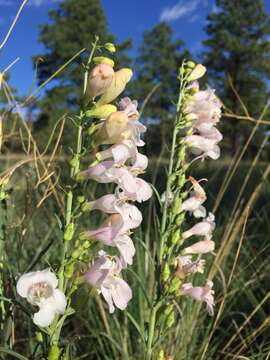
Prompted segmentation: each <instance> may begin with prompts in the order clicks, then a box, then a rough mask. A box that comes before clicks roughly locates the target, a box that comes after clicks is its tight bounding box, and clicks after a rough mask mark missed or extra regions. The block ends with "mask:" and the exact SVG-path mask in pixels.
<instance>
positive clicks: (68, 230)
mask: <svg viewBox="0 0 270 360" xmlns="http://www.w3.org/2000/svg"><path fill="white" fill-rule="evenodd" d="M73 234H74V224H73V223H69V224H68V226H67V228H66V231H65V234H64V240H65V241H70V240H71V239H72V237H73Z"/></svg>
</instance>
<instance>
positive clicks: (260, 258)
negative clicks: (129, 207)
mask: <svg viewBox="0 0 270 360" xmlns="http://www.w3.org/2000/svg"><path fill="white" fill-rule="evenodd" d="M216 5H217V10H216V11H215V12H213V13H211V14H210V15H209V17H208V20H209V22H208V26H207V29H206V30H207V36H208V39H207V40H206V41H205V45H206V51H205V53H204V54H203V55H202V59H204V60H205V62H204V63H205V64H206V65H207V68H208V71H207V73H208V81H209V84H210V85H213V84H214V87H215V88H216V89H217V91H216V94H217V95H219V97H220V99H221V100H222V102H223V104H225V107H224V108H223V118H222V120H221V122H220V124H221V127H220V128H221V129H222V133H223V141H222V142H221V148H222V155H221V157H220V158H219V159H218V160H216V161H214V160H212V159H204V158H203V160H204V161H198V160H197V161H195V160H194V157H191V155H190V151H191V149H190V145H189V144H190V143H189V142H185V139H186V137H187V136H190V135H191V134H192V133H193V134H195V135H198V134H199V133H200V131H201V132H202V130H199V129H196V128H195V130H194V119H191V118H190V116H189V115H190V113H189V111H187V109H188V106H189V101H190V99H192V96H194V94H193V91H194V93H195V94H196V89H195V90H194V88H193V87H192V86H194V84H193V85H192V82H191V81H190V80H188V79H190V76H191V74H192V70H193V69H194V66H195V64H194V63H192V62H190V61H189V62H188V61H186V60H189V59H190V56H191V55H190V54H189V52H188V50H185V49H183V42H182V41H181V40H180V39H178V40H175V39H174V37H173V32H172V30H171V29H170V27H169V26H168V25H167V24H165V23H161V24H158V25H156V26H155V27H154V28H153V29H151V30H149V31H146V32H145V33H144V39H143V44H142V45H141V48H140V49H139V51H138V57H137V58H136V59H134V63H135V67H136V70H137V72H136V74H137V75H136V76H135V78H134V81H131V82H130V83H129V85H128V86H127V88H126V91H127V94H128V95H130V96H132V98H133V97H135V98H137V99H138V100H139V108H138V110H139V111H140V112H141V113H142V116H141V122H142V123H143V124H145V125H147V127H148V131H147V133H146V134H145V135H143V140H144V141H145V142H146V146H145V148H144V150H142V149H143V148H141V147H139V148H138V149H139V150H140V152H142V151H143V152H144V154H146V155H147V157H148V158H149V166H148V168H147V170H146V171H145V174H144V175H143V179H144V180H145V181H147V182H149V183H151V184H152V187H153V193H154V195H153V196H152V197H151V199H150V200H149V201H148V202H145V203H143V204H139V205H138V207H139V209H140V211H142V214H143V221H142V224H141V226H140V227H139V228H138V229H136V230H132V232H134V233H133V234H132V238H133V242H134V245H135V248H136V255H135V256H134V258H133V264H132V265H129V266H128V267H127V268H125V269H124V271H123V272H122V273H123V279H124V280H125V281H126V282H127V283H128V285H129V286H130V288H131V289H132V293H133V298H132V300H130V302H129V304H128V306H127V308H126V309H125V310H124V311H120V310H119V309H117V310H115V312H114V313H113V314H110V313H109V307H108V305H107V303H106V301H107V302H108V300H107V299H106V301H104V299H103V298H102V296H101V295H100V293H99V292H98V291H97V290H96V288H95V286H90V285H89V284H88V283H87V282H86V281H84V277H83V276H84V274H85V273H86V272H87V270H88V271H89V263H90V264H92V263H93V262H94V261H95V259H96V257H97V256H98V251H100V250H101V249H102V250H104V249H105V250H106V251H107V252H109V254H110V256H115V254H118V249H117V248H115V247H111V248H109V247H107V246H106V245H104V244H102V242H101V241H100V242H97V241H92V240H90V241H88V240H89V239H86V238H85V233H84V231H85V230H88V231H90V232H91V231H93V230H95V229H96V228H97V227H98V226H100V224H102V222H103V221H104V219H106V218H107V215H105V214H104V213H101V212H98V211H95V212H91V213H89V212H88V210H89V204H88V201H92V200H94V199H97V198H99V197H100V196H102V195H104V194H110V193H112V191H113V189H114V188H113V185H112V184H108V183H106V184H104V183H98V182H97V181H94V180H93V178H91V176H90V175H89V173H85V172H83V171H84V170H86V169H88V166H89V164H91V165H92V166H93V167H95V166H96V164H97V162H98V160H99V159H100V158H99V156H100V154H101V151H102V150H104V149H108V147H106V146H107V145H106V144H108V143H109V144H111V143H113V144H114V142H116V144H119V143H120V144H121V145H123V137H122V135H123V134H122V132H121V131H122V130H121V129H120V130H119V127H118V126H116V128H115V127H114V126H112V128H113V129H114V130H115V129H116V130H117V131H116V130H115V132H113V135H110V133H108V132H107V133H106V132H104V123H105V122H104V121H103V120H100V117H101V116H100V115H97V113H96V111H97V110H100V109H101V108H102V105H104V104H105V106H109V112H111V113H114V112H115V109H114V106H116V105H117V106H119V98H118V99H112V98H109V97H108V93H107V94H106V91H105V95H106V96H107V100H106V101H105V100H104V93H103V95H102V94H101V93H100V94H99V91H98V90H99V88H98V87H97V88H95V90H96V94H95V95H93V96H96V98H95V99H94V100H93V99H92V98H91V96H89V91H90V90H89V84H90V81H91V80H90V79H91V76H90V77H89V73H90V72H91V71H92V69H94V68H95V66H99V65H100V62H101V64H103V63H104V58H103V59H102V60H100V59H96V60H95V64H94V63H93V58H94V56H104V57H105V58H106V60H105V61H108V58H109V59H113V60H114V62H115V65H114V71H115V72H116V71H117V70H118V69H119V68H120V67H121V66H126V64H128V63H130V59H128V57H127V56H126V51H125V50H126V49H127V48H128V44H129V42H125V43H124V44H120V45H119V46H116V49H117V51H116V53H115V49H114V45H113V44H114V42H115V39H114V37H113V36H112V35H111V34H110V33H109V31H108V29H107V22H106V17H105V15H104V13H103V9H102V6H101V3H100V1H99V0H91V1H89V0H63V1H62V2H61V4H60V5H59V9H57V10H55V11H52V12H51V13H50V18H51V22H50V24H49V25H43V26H42V27H41V34H40V40H41V42H42V43H43V44H45V46H46V49H47V51H46V54H44V55H39V56H36V57H35V59H34V63H35V64H38V79H39V86H40V89H44V88H45V89H46V93H44V96H43V97H42V98H41V100H40V101H36V100H35V98H36V95H37V94H38V93H39V91H40V90H35V91H34V93H33V94H31V95H30V96H28V98H27V99H20V102H21V104H19V103H18V101H17V100H18V98H17V97H16V94H15V90H14V89H11V88H10V87H9V84H8V76H7V74H6V73H4V74H3V77H2V76H1V77H0V91H1V104H2V108H1V111H0V112H1V117H0V151H1V152H0V158H1V167H0V269H1V273H0V334H1V336H0V359H1V360H2V359H3V360H9V359H22V360H27V359H28V360H30V359H33V360H38V359H42V360H45V359H49V360H57V359H61V360H66V359H67V360H71V359H76V360H79V359H89V360H91V359H93V360H94V359H100V360H103V359H108V360H112V359H115V360H117V359H124V360H128V359H130V360H131V359H132V360H133V359H138V360H139V359H140V360H141V359H147V360H150V359H153V360H156V359H157V360H172V359H174V360H189V359H190V360H191V359H200V360H203V359H211V360H212V359H213V360H214V359H215V360H219V359H220V360H224V359H225V360H226V359H251V360H255V359H256V360H264V359H269V358H270V336H269V326H270V316H269V309H270V289H269V279H268V278H269V271H270V268H269V267H270V265H269V257H270V251H269V236H268V234H269V233H270V222H269V211H270V204H269V201H268V199H269V195H270V183H269V173H270V165H269V161H268V160H269V156H268V146H269V144H268V143H269V140H268V139H269V125H270V121H269V116H268V114H269V101H268V97H269V93H268V88H267V79H268V78H269V64H268V62H267V60H269V54H270V48H269V41H268V42H267V36H268V35H269V32H270V28H269V16H268V15H267V14H266V13H265V10H264V8H263V5H262V2H261V1H256V2H254V1H252V0H241V1H238V0H237V1H233V2H232V1H229V0H216ZM86 9H87V11H86ZM75 24H76V26H77V25H78V24H79V25H80V31H76V32H74V31H73V30H72V29H73V27H74V26H75ZM85 29H88V31H85ZM94 34H97V35H98V36H97V37H95V36H94ZM91 50H92V52H91ZM41 58H42V61H41ZM181 64H182V66H180V65H181ZM59 69H60V70H59ZM106 70H108V68H106ZM200 70H202V69H201V68H200ZM108 71H109V74H110V73H111V72H110V71H111V69H109V70H108ZM121 74H122V76H121V77H120V79H121V81H119V83H121V85H123V83H124V84H125V85H127V83H128V81H129V75H130V72H129V70H125V72H124V73H121ZM114 76H115V75H114ZM48 78H51V80H50V81H49V85H48V87H45V85H47V79H48ZM179 84H180V85H179ZM94 85H95V83H94ZM94 85H93V83H92V89H93V88H94ZM189 85H192V86H189ZM109 87H110V86H109ZM115 87H117V86H115ZM195 87H196V86H195ZM203 87H204V86H201V88H203ZM107 90H108V89H107ZM179 94H180V95H179ZM100 95H101V98H99V96H100ZM106 96H105V99H106ZM102 97H103V100H104V102H105V103H104V104H101V103H100V102H102V100H100V99H102ZM96 100H98V101H96ZM133 105H134V104H133ZM254 105H256V106H254ZM21 106H24V107H27V106H28V109H29V110H28V111H29V113H28V114H31V112H32V111H33V109H34V110H35V111H34V112H33V114H37V118H36V119H35V121H34V123H33V122H32V121H27V120H28V119H27V120H25V118H24V117H22V116H21V112H20V110H21ZM111 106H112V107H113V108H112V107H111ZM215 106H217V107H218V106H219V103H215ZM14 109H15V110H17V111H13V110H14ZM112 109H113V110H112ZM132 109H133V113H132V115H130V114H129V116H130V117H132V116H133V118H132V119H133V120H132V121H134V116H135V118H136V116H137V113H136V111H135V110H134V108H132ZM103 110H104V109H103ZM107 110H108V108H107V109H106V111H107ZM200 110H201V107H199V109H197V111H199V112H200ZM216 110H217V109H216V107H215V111H216ZM93 112H95V115H93ZM29 116H30V115H29ZM101 118H102V117H101ZM191 120H192V121H191ZM125 121H127V120H125ZM129 121H131V120H130V119H129ZM102 126H103V128H102ZM101 128H102V129H103V130H100V129H101ZM104 133H106V136H105V135H104ZM115 133H116V135H117V136H118V138H117V141H116V140H112V138H110V139H109V140H108V137H110V136H112V137H113V136H114V137H115V136H116V135H115ZM239 133H241V136H240V137H239V136H236V135H238V134H239ZM119 134H120V135H119ZM215 136H217V134H216V133H215ZM119 138H120V140H119ZM129 140H130V139H129ZM108 141H109V142H108ZM114 145H115V144H114ZM215 145H216V143H215ZM205 151H206V150H205ZM97 153H98V154H99V155H97ZM197 155H199V156H202V155H205V154H204V153H199V154H197ZM199 160H201V158H200V159H199ZM129 161H130V160H129ZM131 165H132V162H129V163H128V166H129V167H131ZM121 166H122V165H121V164H120V165H119V164H118V165H117V166H116V168H117V169H119V168H121ZM92 169H93V168H92ZM130 171H132V170H130ZM135 174H136V176H137V175H138V174H137V173H135ZM87 176H88V177H89V178H88V179H85V177H87ZM190 176H192V178H195V179H198V180H200V181H199V184H201V186H203V188H204V190H205V192H206V194H207V200H206V201H205V203H204V204H203V206H205V207H206V208H207V211H208V212H210V211H211V212H213V213H214V214H215V217H216V228H215V231H214V235H213V240H214V241H215V250H214V251H210V252H209V253H207V254H205V255H204V256H203V259H204V260H206V265H205V271H204V273H203V274H200V273H199V274H188V275H187V274H185V275H184V277H183V274H180V275H179V272H178V271H175V269H177V270H179V266H178V267H177V268H176V264H175V261H174V259H175V258H177V256H178V254H179V255H181V254H182V253H183V247H186V241H189V240H185V245H184V246H182V244H183V243H182V242H183V241H184V238H185V235H184V236H183V233H185V232H186V231H187V230H188V229H190V228H191V227H192V225H193V224H194V223H196V222H198V221H199V220H198V219H197V220H196V219H194V218H193V217H192V216H191V215H190V213H189V214H188V213H187V212H183V209H182V207H181V206H182V205H183V203H184V202H185V200H186V199H187V198H188V197H189V196H190V188H191V184H193V186H194V183H190V182H189V180H190ZM205 179H208V181H207V182H206V181H205ZM82 180H84V181H82ZM99 181H101V180H100V179H99ZM115 181H116V183H117V181H118V179H116V180H115ZM193 190H195V188H193ZM171 194H173V198H171ZM129 203H131V202H129ZM194 221H195V222H194ZM128 235H130V236H131V233H128ZM92 236H93V234H92ZM210 241H212V239H211V237H210ZM188 244H189V243H188ZM60 254H61V255H60ZM197 260H198V261H199V260H202V254H200V255H199V257H198V258H197ZM197 260H196V261H197ZM46 268H50V269H51V270H52V271H53V272H54V273H55V274H57V277H58V279H59V289H60V290H61V291H63V292H65V294H66V297H67V299H68V303H67V306H66V309H65V311H64V314H62V313H61V312H59V313H57V317H56V320H55V321H54V322H53V323H52V324H51V325H50V326H48V327H43V326H38V325H37V324H34V323H33V314H34V313H36V312H37V307H36V306H33V305H31V304H29V302H27V300H28V301H29V298H28V299H23V298H22V297H21V296H19V294H18V292H17V290H18V289H16V285H17V283H18V280H19V278H20V276H21V275H22V274H24V273H27V272H31V271H37V270H43V269H46ZM180 270H181V269H180ZM182 270H183V269H182ZM180 272H181V271H180ZM89 276H90V275H89ZM206 280H213V282H214V290H215V308H214V309H215V310H214V316H213V317H211V316H209V315H208V314H207V312H206V311H205V304H204V303H202V302H196V301H194V299H192V298H191V297H188V296H182V293H181V291H182V292H183V288H182V285H183V282H184V283H187V282H192V283H193V285H194V286H199V285H200V284H202V283H203V284H204V283H205V282H206ZM53 291H55V289H53ZM30 300H31V299H30ZM32 304H33V302H32ZM116 306H117V305H116ZM58 320H60V321H58Z"/></svg>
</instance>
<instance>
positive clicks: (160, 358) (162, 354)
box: [157, 350, 165, 360]
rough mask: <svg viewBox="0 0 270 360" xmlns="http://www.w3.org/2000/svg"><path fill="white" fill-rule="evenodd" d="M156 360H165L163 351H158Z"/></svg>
mask: <svg viewBox="0 0 270 360" xmlns="http://www.w3.org/2000/svg"><path fill="white" fill-rule="evenodd" d="M157 360H165V354H164V350H160V351H159V353H158V356H157Z"/></svg>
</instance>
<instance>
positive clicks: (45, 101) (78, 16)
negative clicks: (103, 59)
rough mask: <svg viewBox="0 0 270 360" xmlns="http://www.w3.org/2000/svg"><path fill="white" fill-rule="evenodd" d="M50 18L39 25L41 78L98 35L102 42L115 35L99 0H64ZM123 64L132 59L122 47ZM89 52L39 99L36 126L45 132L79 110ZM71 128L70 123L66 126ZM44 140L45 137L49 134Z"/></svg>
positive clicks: (69, 135)
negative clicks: (59, 119)
mask: <svg viewBox="0 0 270 360" xmlns="http://www.w3.org/2000/svg"><path fill="white" fill-rule="evenodd" d="M49 18H50V22H49V23H48V24H45V25H42V26H41V27H40V36H39V41H40V42H41V43H42V44H43V45H44V46H45V49H46V51H45V53H44V54H39V55H37V56H35V57H34V59H33V62H34V64H35V66H37V78H38V82H39V83H42V82H43V81H45V80H46V79H48V78H49V77H50V76H51V75H52V74H53V73H54V72H55V71H56V70H57V69H59V68H60V66H62V65H63V64H64V63H65V62H67V61H68V60H69V59H71V57H72V56H74V55H75V54H76V53H77V52H79V51H80V50H81V49H83V48H86V49H87V50H90V49H91V43H92V42H93V41H94V38H95V35H98V36H99V38H100V43H103V44H104V43H106V42H114V41H115V39H114V36H113V35H111V34H110V33H109V31H108V26H107V19H106V16H105V14H104V11H103V8H102V4H101V1H100V0H62V1H61V3H60V4H59V7H58V8H57V9H56V10H51V11H50V12H49ZM130 46H131V43H130V41H126V42H124V43H122V44H120V45H119V46H118V49H117V50H118V51H117V53H119V50H121V49H127V48H129V47H130ZM120 54H121V58H120V59H117V63H118V64H119V60H120V61H121V64H126V63H127V62H128V61H129V59H128V58H127V57H126V56H125V54H124V53H123V52H121V51H120ZM87 55H88V52H87V51H86V52H85V53H83V54H82V55H81V56H79V57H78V58H76V60H75V61H74V62H72V64H70V65H69V66H68V67H67V68H66V69H65V70H64V71H63V72H61V73H60V74H59V76H57V79H56V81H53V82H52V83H51V85H50V86H49V90H47V91H46V94H45V96H44V97H43V98H42V100H41V101H40V103H39V107H40V109H41V112H40V114H39V117H38V121H37V122H36V123H35V129H36V130H39V132H40V133H41V135H42V136H43V134H44V130H46V131H45V132H46V133H47V134H49V132H50V130H51V129H52V127H53V126H54V124H55V121H56V120H57V119H58V118H59V117H60V116H62V115H63V114H64V113H65V112H68V113H70V112H71V111H72V110H74V111H76V108H75V107H76V104H77V103H78V99H79V98H80V96H81V93H80V91H81V90H80V89H81V83H82V80H83V79H82V75H81V74H82V73H83V72H82V71H81V65H82V63H83V62H85V59H86V57H87ZM67 129H68V127H67ZM72 136H73V134H72V133H71V132H69V130H68V131H66V132H65V140H66V141H65V142H70V141H71V140H72ZM43 137H44V141H46V139H47V138H46V137H45V136H43Z"/></svg>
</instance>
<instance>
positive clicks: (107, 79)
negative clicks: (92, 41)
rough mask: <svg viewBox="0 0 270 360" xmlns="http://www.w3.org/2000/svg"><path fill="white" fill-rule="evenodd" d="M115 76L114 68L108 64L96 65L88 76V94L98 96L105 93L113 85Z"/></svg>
mask: <svg viewBox="0 0 270 360" xmlns="http://www.w3.org/2000/svg"><path fill="white" fill-rule="evenodd" d="M113 76H114V70H113V68H112V67H111V66H110V65H108V64H99V65H96V66H95V67H94V68H93V69H92V70H91V72H90V74H89V78H88V94H89V96H90V97H92V98H93V97H96V96H98V95H101V94H103V93H104V92H105V91H106V90H107V89H108V88H109V87H110V85H111V83H112V79H113Z"/></svg>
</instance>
